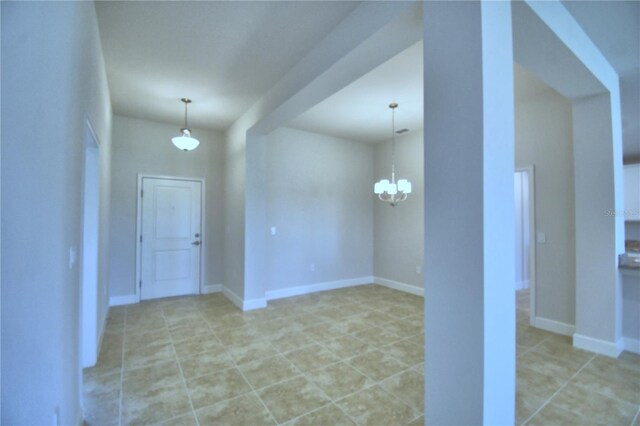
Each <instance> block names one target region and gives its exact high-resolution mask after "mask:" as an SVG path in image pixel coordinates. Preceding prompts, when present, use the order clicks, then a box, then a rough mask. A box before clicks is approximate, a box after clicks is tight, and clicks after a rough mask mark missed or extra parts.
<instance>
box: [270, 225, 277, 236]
mask: <svg viewBox="0 0 640 426" xmlns="http://www.w3.org/2000/svg"><path fill="white" fill-rule="evenodd" d="M271 235H276V227H275V226H272V227H271Z"/></svg>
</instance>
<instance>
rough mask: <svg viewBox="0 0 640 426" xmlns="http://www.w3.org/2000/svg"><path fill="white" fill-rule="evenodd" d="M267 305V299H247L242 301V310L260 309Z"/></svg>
mask: <svg viewBox="0 0 640 426" xmlns="http://www.w3.org/2000/svg"><path fill="white" fill-rule="evenodd" d="M266 307H267V299H265V298H262V299H248V300H243V301H242V310H243V311H253V310H254V309H262V308H266Z"/></svg>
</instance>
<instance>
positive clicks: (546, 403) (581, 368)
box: [522, 354, 596, 425]
mask: <svg viewBox="0 0 640 426" xmlns="http://www.w3.org/2000/svg"><path fill="white" fill-rule="evenodd" d="M595 357H596V355H595V354H594V355H592V356H591V358H589V360H588V361H587V362H585V363H584V365H583V366H582V367H580V368H579V369H578V371H576V372H575V373H574V374H573V375H572V376H571V377H569V378H568V379H567V381H566V382H565V383H564V384H563V385H562V386H560V388H558V390H556V391H555V392H554V393H553V394H552V395H551V397H550V398H549V399H547V400H546V401H545V402H544V403H543V404H542V405H541V406H540V407H538V409H537V410H536V411H534V412H533V414H531V415H530V416H529V417H528V418H527V419H526V420H525V421H524V422H522V424H523V425H525V424H527V422H529V420H531V419H533V418H534V417H535V416H536V415H537V414H538V413H539V412H540V411H542V409H543V408H544V407H546V406H547V405H548V404H549V403H550V402H551V400H552V399H553V398H554V397H555V396H556V395H557V394H559V393H560V392H561V391H562V390H563V389H564V388H566V387H567V385H568V384H569V383H570V382H571V380H573V379H574V378H575V377H576V376H577V375H578V374H580V372H581V371H582V370H584V369H585V368H586V367H587V365H589V364H591V361H593V360H594V359H595Z"/></svg>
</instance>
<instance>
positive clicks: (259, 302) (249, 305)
mask: <svg viewBox="0 0 640 426" xmlns="http://www.w3.org/2000/svg"><path fill="white" fill-rule="evenodd" d="M222 292H223V293H224V295H225V297H226V298H227V299H229V300H231V301H232V302H233V304H234V305H236V306H237V307H238V308H240V309H241V310H242V311H252V310H254V309H260V308H266V307H267V299H265V298H261V299H248V300H243V299H242V298H241V297H240V296H238V295H237V294H235V293H234V292H233V291H232V290H231V289H230V288H229V287H226V286H222Z"/></svg>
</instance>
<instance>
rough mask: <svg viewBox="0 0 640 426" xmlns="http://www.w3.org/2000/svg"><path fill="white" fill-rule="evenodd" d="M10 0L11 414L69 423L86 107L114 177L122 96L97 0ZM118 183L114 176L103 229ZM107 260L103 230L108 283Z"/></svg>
mask: <svg viewBox="0 0 640 426" xmlns="http://www.w3.org/2000/svg"><path fill="white" fill-rule="evenodd" d="M1 8H2V108H1V109H2V206H3V207H2V209H3V210H2V264H3V268H2V333H1V334H2V418H1V423H2V424H51V423H52V421H54V420H53V419H54V413H56V412H57V413H58V420H57V421H58V423H59V424H79V423H80V420H81V419H80V417H79V416H80V411H79V410H80V386H79V385H80V380H81V376H80V356H79V336H80V333H79V315H78V313H79V296H80V294H79V293H80V290H79V289H80V280H79V268H78V264H77V263H76V264H75V265H73V267H71V268H70V267H69V249H70V247H75V248H76V250H79V248H80V242H81V232H80V231H81V225H80V224H81V222H82V217H81V211H82V209H81V205H82V203H81V196H82V163H83V150H84V144H83V131H84V128H83V121H84V116H85V114H86V115H87V116H88V117H89V119H90V120H91V122H92V124H93V127H94V129H95V131H96V133H97V136H98V138H99V139H100V142H101V144H102V145H101V158H102V164H101V166H102V177H101V179H102V182H103V184H105V185H106V183H107V182H108V181H109V149H110V148H109V147H110V128H111V106H110V102H109V90H108V86H107V80H106V73H105V70H104V62H103V59H102V50H101V46H100V38H99V34H98V24H97V20H96V16H95V10H94V5H93V3H91V2H86V3H85V2H65V3H60V2H56V3H47V2H38V3H35V2H34V3H31V2H10V3H8V2H2V4H1ZM107 195H108V186H103V187H102V188H101V197H102V207H103V211H102V213H101V223H100V229H101V231H100V236H101V237H102V236H104V235H105V234H106V230H107V227H108V224H107V222H106V220H105V219H106V215H104V212H105V210H104V209H108V198H107ZM105 264H106V246H105V245H104V241H102V242H101V244H100V265H101V266H100V283H99V285H100V286H103V285H104V276H105V272H106V269H105V268H104V265H105ZM98 294H102V288H100V289H98ZM100 304H101V306H102V307H103V308H104V300H101V301H100ZM102 312H105V311H104V309H103V310H102Z"/></svg>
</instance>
